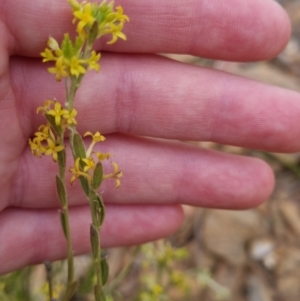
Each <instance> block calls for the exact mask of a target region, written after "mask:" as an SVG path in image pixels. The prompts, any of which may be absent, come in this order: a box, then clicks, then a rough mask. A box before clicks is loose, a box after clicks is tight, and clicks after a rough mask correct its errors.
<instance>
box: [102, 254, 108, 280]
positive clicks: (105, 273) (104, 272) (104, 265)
mask: <svg viewBox="0 0 300 301" xmlns="http://www.w3.org/2000/svg"><path fill="white" fill-rule="evenodd" d="M101 274H102V285H105V284H106V282H107V279H108V275H109V266H108V263H107V260H106V257H104V258H102V259H101Z"/></svg>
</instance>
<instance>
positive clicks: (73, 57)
mask: <svg viewBox="0 0 300 301" xmlns="http://www.w3.org/2000/svg"><path fill="white" fill-rule="evenodd" d="M83 44H84V41H83V40H82V39H81V38H80V37H78V38H77V39H76V41H75V43H73V42H72V41H71V39H70V37H69V35H68V34H65V35H64V39H63V41H62V43H61V46H59V44H58V43H57V41H56V40H55V39H54V38H52V37H50V38H49V39H48V42H47V46H48V48H46V49H45V50H44V51H43V52H42V53H41V56H42V57H43V62H44V63H45V62H55V66H54V67H50V68H48V72H49V73H51V74H55V76H56V80H57V81H61V79H62V78H63V77H68V76H74V77H76V78H78V77H79V76H80V75H81V74H85V73H86V69H88V70H93V69H94V70H96V71H97V72H98V71H99V70H100V65H99V64H98V61H99V60H100V53H98V54H97V53H96V52H95V51H91V53H90V54H89V56H88V57H87V58H85V59H83V58H81V56H82V54H81V48H82V46H83Z"/></svg>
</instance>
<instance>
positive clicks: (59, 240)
mask: <svg viewBox="0 0 300 301" xmlns="http://www.w3.org/2000/svg"><path fill="white" fill-rule="evenodd" d="M0 3H1V11H0V38H1V44H0V137H1V147H0V193H1V194H0V195H1V198H0V210H2V212H1V213H0V258H1V265H0V274H1V273H6V272H9V271H12V270H14V269H17V268H20V267H22V266H24V265H27V264H33V263H38V262H42V261H44V260H46V259H47V260H56V259H59V258H63V257H64V256H65V255H66V243H65V238H64V236H63V234H62V230H61V226H60V223H59V215H58V212H57V209H58V208H59V206H60V204H59V201H58V198H57V196H56V189H55V181H54V178H55V174H56V173H57V170H56V168H57V166H56V165H55V164H53V162H52V161H51V159H49V158H43V159H41V160H40V161H39V160H38V159H37V158H35V157H33V156H32V155H31V153H30V150H29V147H28V139H29V137H31V136H32V135H33V133H34V131H35V129H36V128H37V127H38V125H39V124H41V120H42V118H41V116H39V115H37V114H36V108H37V107H38V106H40V105H41V104H42V103H43V102H44V100H45V99H49V98H53V97H56V98H57V99H59V100H62V99H63V97H64V86H63V84H57V83H56V82H55V80H54V79H53V76H51V75H49V74H48V73H47V72H46V68H45V65H43V64H42V63H41V58H40V55H39V53H40V52H41V51H42V50H43V49H44V47H45V44H46V41H47V38H48V36H49V35H52V36H53V37H55V38H56V39H59V38H60V37H62V35H63V33H64V32H72V30H73V29H72V27H71V25H70V24H71V19H72V16H71V14H70V10H69V6H68V4H67V2H66V1H60V0H56V1H45V0H35V1H21V0H15V1H5V0H0ZM122 6H123V7H124V10H125V12H126V14H127V15H128V16H129V17H130V23H128V24H126V27H125V30H124V31H125V33H126V35H127V38H128V40H127V42H126V43H125V42H122V41H118V42H117V43H116V44H115V45H114V46H109V45H106V43H105V41H100V43H98V47H97V50H101V51H107V52H108V53H103V54H102V59H101V61H100V64H101V68H102V71H101V72H100V73H98V74H96V73H90V74H88V75H87V76H86V77H85V79H84V82H83V85H82V87H81V89H80V90H79V91H78V94H77V100H76V105H77V109H78V112H79V114H78V118H77V120H78V124H79V127H78V130H79V131H80V132H81V133H84V132H85V131H87V130H89V131H97V130H99V131H100V132H101V134H104V135H106V137H107V141H106V142H105V143H104V144H101V146H100V147H101V150H102V151H104V152H105V151H109V152H112V153H114V155H115V158H116V161H117V162H118V163H119V166H120V168H121V169H122V171H123V172H124V177H123V178H122V185H121V188H120V189H119V190H114V189H112V187H113V183H109V182H106V183H104V184H103V187H104V188H103V191H104V192H103V195H104V200H105V201H106V204H107V216H106V221H105V224H104V227H103V231H102V234H101V237H102V246H103V247H112V246H119V245H131V244H138V243H142V242H145V241H148V240H153V239H157V238H159V237H163V236H166V235H168V234H170V233H172V232H173V231H175V230H176V229H177V228H178V227H179V226H180V223H181V221H182V218H183V214H182V210H181V204H182V203H185V204H190V205H194V206H204V207H213V208H233V209H243V208H249V207H252V206H255V205H258V204H259V203H260V202H262V201H263V200H265V199H266V198H267V197H268V196H269V194H270V192H271V191H272V188H273V183H274V180H273V175H272V171H271V169H270V168H269V167H268V166H267V165H266V164H265V163H264V162H262V161H260V160H258V159H254V158H246V157H240V156H234V155H229V154H223V153H218V152H216V151H212V150H206V149H201V148H198V147H192V146H190V145H186V144H183V143H179V142H178V143H177V142H171V141H167V140H166V139H178V140H209V141H214V142H218V143H224V144H231V145H238V146H242V147H249V148H257V149H262V150H267V151H277V152H292V151H299V150H300V142H299V139H298V137H299V136H300V128H299V127H297V124H298V117H299V116H300V102H299V100H300V97H299V95H298V93H296V92H292V91H287V90H284V89H280V88H275V87H270V86H266V85H263V84H260V83H256V82H253V81H250V80H246V79H243V78H240V77H236V76H233V75H229V74H226V73H223V72H219V71H214V70H209V69H205V68H199V67H195V66H187V65H184V64H181V63H177V62H173V61H171V60H168V59H165V58H162V57H159V56H157V55H154V54H148V53H162V52H165V53H167V52H169V53H188V54H193V55H197V56H201V57H206V58H213V59H223V60H234V61H251V60H258V59H267V58H270V57H273V56H275V55H276V54H277V53H279V52H280V51H281V50H282V48H283V47H284V46H285V44H286V43H287V40H288V38H289V33H290V24H289V21H288V18H287V16H286V14H285V13H284V11H283V10H282V9H281V8H280V7H279V6H278V5H277V4H276V3H275V2H273V1H260V0H244V1H240V0H226V1H222V2H220V1H218V0H208V1H205V0H202V1H201V0H197V1H196V0H194V1H183V2H182V1H178V2H177V3H176V4H175V3H174V1H170V0H169V1H163V2H162V1H158V0H152V1H148V2H140V1H137V0H124V1H122ZM266 16H268V17H266ZM142 136H149V137H152V138H143V137H142ZM156 138H163V139H164V140H163V139H156ZM66 143H67V142H66ZM70 164H71V163H70ZM70 164H69V166H70ZM80 191H81V190H80V188H79V185H78V183H77V184H76V185H75V184H74V187H72V189H70V191H69V195H70V200H71V202H72V203H71V205H72V208H71V210H70V217H71V231H72V237H73V247H74V253H75V255H76V254H80V253H84V252H87V251H88V250H89V246H90V243H89V224H90V214H89V209H88V205H87V204H86V199H85V197H84V195H83V193H81V192H80Z"/></svg>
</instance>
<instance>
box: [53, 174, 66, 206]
mask: <svg viewBox="0 0 300 301" xmlns="http://www.w3.org/2000/svg"><path fill="white" fill-rule="evenodd" d="M55 178H56V189H57V193H58V197H59V199H60V201H61V204H62V206H66V205H67V193H66V187H65V185H64V183H63V181H62V179H61V178H60V177H59V176H58V175H56V177H55Z"/></svg>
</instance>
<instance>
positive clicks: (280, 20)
mask: <svg viewBox="0 0 300 301" xmlns="http://www.w3.org/2000/svg"><path fill="white" fill-rule="evenodd" d="M271 6H272V7H271ZM270 10H271V11H272V14H270V13H269V12H270ZM270 10H269V9H268V8H267V7H266V10H265V12H264V13H265V16H268V18H265V19H266V24H267V25H266V32H265V35H264V36H265V41H262V43H265V50H266V51H265V57H263V58H262V59H270V58H272V57H275V56H277V55H278V54H279V53H280V52H281V51H282V50H283V49H284V48H285V46H286V45H287V43H288V41H289V39H290V36H291V31H292V26H291V22H290V18H289V16H288V14H287V12H286V11H285V10H284V9H283V8H282V7H281V6H280V5H279V4H278V3H277V2H275V1H270Z"/></svg>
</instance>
